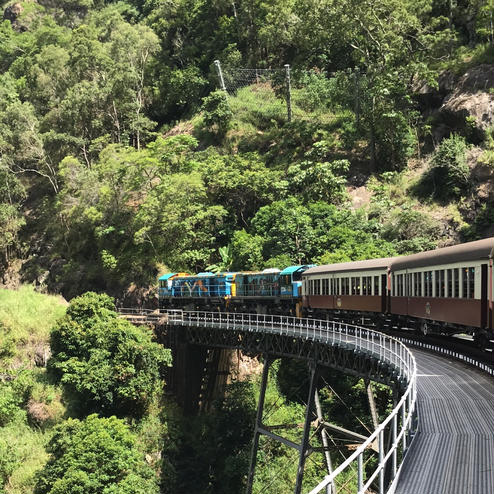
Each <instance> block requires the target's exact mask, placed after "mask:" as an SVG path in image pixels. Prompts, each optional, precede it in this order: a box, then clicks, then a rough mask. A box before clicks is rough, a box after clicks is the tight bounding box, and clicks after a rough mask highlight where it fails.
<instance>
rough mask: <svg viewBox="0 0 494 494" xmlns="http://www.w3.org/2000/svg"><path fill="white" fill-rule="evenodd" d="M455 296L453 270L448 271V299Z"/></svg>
mask: <svg viewBox="0 0 494 494" xmlns="http://www.w3.org/2000/svg"><path fill="white" fill-rule="evenodd" d="M452 296H453V270H452V269H447V270H446V297H452Z"/></svg>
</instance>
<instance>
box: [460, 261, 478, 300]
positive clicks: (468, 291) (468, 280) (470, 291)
mask: <svg viewBox="0 0 494 494" xmlns="http://www.w3.org/2000/svg"><path fill="white" fill-rule="evenodd" d="M462 271H463V298H474V296H475V268H463V269H462Z"/></svg>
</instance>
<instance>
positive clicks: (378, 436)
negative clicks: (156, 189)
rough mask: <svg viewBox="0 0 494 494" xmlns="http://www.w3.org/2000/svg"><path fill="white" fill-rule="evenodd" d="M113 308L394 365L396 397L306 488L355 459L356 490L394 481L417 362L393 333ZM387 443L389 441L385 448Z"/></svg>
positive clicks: (332, 479)
mask: <svg viewBox="0 0 494 494" xmlns="http://www.w3.org/2000/svg"><path fill="white" fill-rule="evenodd" d="M119 312H120V313H121V314H122V315H124V314H125V315H128V316H132V315H137V316H146V320H147V321H148V322H154V323H161V324H163V323H165V324H172V325H181V326H191V327H209V328H218V329H223V330H235V331H238V330H241V331H246V332H259V333H273V334H280V335H285V336H289V337H294V338H303V339H305V340H312V341H316V342H320V343H323V344H327V345H332V346H344V347H345V348H346V349H350V350H351V349H353V350H354V351H360V352H364V353H366V354H367V355H368V356H369V358H377V359H379V361H381V362H385V363H386V364H388V365H389V366H390V367H391V368H392V369H393V370H394V373H395V374H396V376H398V377H399V378H400V379H402V380H404V381H405V382H406V389H405V391H404V393H403V395H402V396H401V399H400V400H399V402H398V403H397V405H396V406H395V407H394V408H393V410H392V411H391V413H390V414H389V415H388V416H387V417H386V419H385V420H384V421H383V422H381V423H380V424H379V426H378V427H377V429H376V430H375V431H374V432H373V433H372V434H371V435H370V436H369V437H368V438H367V440H366V441H365V442H364V443H363V444H361V445H360V446H359V447H358V448H357V449H356V450H355V452H354V453H353V454H352V455H351V456H349V457H348V458H347V459H346V460H345V461H344V462H343V463H342V464H341V465H339V466H338V467H337V468H336V469H335V470H334V471H333V472H332V473H331V474H330V475H326V476H325V477H324V479H323V480H322V481H321V482H320V483H319V484H318V485H317V486H315V487H314V488H313V489H312V490H311V491H310V492H309V493H308V494H317V493H319V492H321V491H322V490H323V489H325V488H326V487H327V486H330V485H333V484H335V483H336V479H337V478H338V476H339V475H340V474H341V473H343V472H344V471H346V470H347V469H350V468H353V466H354V464H355V463H357V479H358V482H357V491H356V493H357V494H365V492H367V490H368V489H369V487H370V486H371V485H372V484H373V483H374V482H377V484H378V486H379V490H378V492H379V494H385V492H390V491H391V490H392V488H393V487H394V485H395V482H396V480H397V479H398V475H399V472H400V466H401V463H402V462H403V459H404V457H405V455H406V452H407V450H408V446H409V440H410V439H411V438H412V437H413V435H414V433H415V431H416V427H417V420H416V413H415V411H416V400H417V385H416V380H417V366H416V362H415V358H414V356H413V355H412V353H411V352H410V351H409V350H408V348H407V347H406V346H405V345H404V344H403V343H402V342H401V341H399V340H398V339H396V338H393V337H391V336H388V335H385V334H383V333H379V332H377V331H374V330H371V329H367V328H363V327H360V326H355V325H351V324H345V323H340V322H334V321H326V320H318V319H302V318H296V317H292V316H276V315H267V314H239V313H227V312H203V311H182V310H169V311H165V312H161V313H156V311H154V312H153V311H151V310H146V309H132V310H130V309H129V310H128V309H120V310H119ZM388 427H389V429H388ZM387 429H388V430H387ZM386 433H388V434H391V435H392V436H391V441H386V440H385V434H386ZM374 442H377V444H378V448H379V461H378V463H377V466H376V467H375V469H374V471H373V472H368V471H364V464H365V459H364V453H365V452H366V451H367V449H368V448H369V446H371V445H372V444H373V443H374ZM387 443H390V445H389V448H387ZM400 452H401V455H400V461H399V464H398V455H399V453H400ZM389 462H391V464H390V466H388V463H389ZM385 472H386V475H387V476H388V479H389V486H388V487H387V488H385ZM366 474H367V475H366ZM385 489H386V490H385Z"/></svg>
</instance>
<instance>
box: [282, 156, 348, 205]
mask: <svg viewBox="0 0 494 494" xmlns="http://www.w3.org/2000/svg"><path fill="white" fill-rule="evenodd" d="M349 166H350V163H349V162H348V161H347V160H337V161H333V162H324V163H318V162H316V163H314V162H312V161H303V162H302V163H300V164H296V165H292V166H290V167H289V168H288V172H287V175H288V176H287V178H288V182H289V184H290V191H291V192H292V194H294V195H300V196H301V197H303V198H304V200H305V201H309V202H311V201H325V202H328V203H331V204H340V203H341V202H342V201H343V200H344V199H345V198H346V188H345V185H346V178H345V173H346V172H348V169H349Z"/></svg>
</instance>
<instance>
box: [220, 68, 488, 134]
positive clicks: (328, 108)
mask: <svg viewBox="0 0 494 494" xmlns="http://www.w3.org/2000/svg"><path fill="white" fill-rule="evenodd" d="M215 67H216V72H217V76H218V86H219V88H220V89H222V90H224V91H225V92H226V93H227V94H228V95H229V96H232V98H229V102H230V106H231V109H232V110H233V111H234V112H237V113H242V112H243V113H244V114H246V113H247V112H250V113H251V114H252V116H253V118H257V119H258V120H259V119H260V120H266V121H270V122H272V121H273V120H274V121H277V122H279V123H283V122H286V121H291V120H292V119H293V120H312V121H316V120H317V121H318V122H319V123H323V124H324V123H330V122H332V121H334V120H341V119H342V118H343V119H346V120H349V121H353V122H354V124H355V125H356V126H357V127H358V125H359V122H360V118H361V114H362V109H363V108H365V107H366V105H367V107H368V106H369V104H370V103H369V101H370V100H369V97H370V96H369V89H370V86H369V84H370V83H369V80H368V78H367V75H366V74H364V73H361V72H360V71H359V70H358V69H355V70H346V71H340V72H335V73H327V72H323V71H320V70H317V69H313V70H300V69H293V68H291V67H290V66H289V65H285V66H284V67H283V68H270V69H262V68H251V69H249V68H239V67H230V66H223V65H221V63H220V61H219V60H216V61H215ZM441 77H442V79H441V78H440V79H441V80H440V81H439V83H440V85H442V86H444V87H445V88H446V89H448V90H449V91H457V92H458V91H459V92H461V93H477V92H484V93H490V101H491V103H490V105H489V115H488V120H489V122H490V125H492V121H493V109H494V99H493V98H492V94H493V91H494V75H493V73H492V71H490V72H488V71H486V70H485V68H482V67H474V68H472V69H470V70H468V71H467V72H466V73H465V74H464V75H463V76H461V77H460V78H459V79H451V81H449V80H443V79H444V77H446V75H444V76H441Z"/></svg>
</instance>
